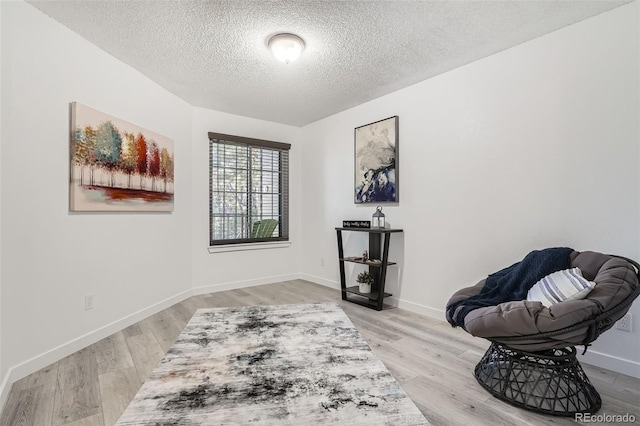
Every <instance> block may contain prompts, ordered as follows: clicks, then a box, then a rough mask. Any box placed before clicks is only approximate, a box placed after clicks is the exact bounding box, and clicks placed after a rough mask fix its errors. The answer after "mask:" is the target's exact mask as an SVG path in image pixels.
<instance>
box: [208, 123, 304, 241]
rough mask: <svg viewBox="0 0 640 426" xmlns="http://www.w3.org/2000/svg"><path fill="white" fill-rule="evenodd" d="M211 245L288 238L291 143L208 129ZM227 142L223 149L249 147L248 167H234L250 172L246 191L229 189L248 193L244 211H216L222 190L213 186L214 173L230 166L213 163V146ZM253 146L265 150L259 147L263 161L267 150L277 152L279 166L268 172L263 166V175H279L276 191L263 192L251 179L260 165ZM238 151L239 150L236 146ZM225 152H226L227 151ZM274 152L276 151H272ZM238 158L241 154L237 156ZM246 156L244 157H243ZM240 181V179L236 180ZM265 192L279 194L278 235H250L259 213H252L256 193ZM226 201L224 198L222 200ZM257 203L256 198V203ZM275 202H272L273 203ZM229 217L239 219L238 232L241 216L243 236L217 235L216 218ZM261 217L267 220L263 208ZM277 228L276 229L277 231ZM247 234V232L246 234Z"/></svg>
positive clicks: (286, 239) (239, 192)
mask: <svg viewBox="0 0 640 426" xmlns="http://www.w3.org/2000/svg"><path fill="white" fill-rule="evenodd" d="M208 135H209V245H210V246H211V247H215V246H224V245H235V244H247V243H264V242H277V241H289V150H290V149H291V144H288V143H282V142H274V141H268V140H263V139H253V138H247V137H243V136H235V135H227V134H222V133H214V132H209V134H208ZM222 145H224V149H228V147H230V146H236V147H239V148H241V149H245V148H246V149H247V154H246V161H247V164H246V167H243V168H238V167H237V166H236V167H235V170H244V171H246V173H247V177H246V178H245V179H246V186H247V188H246V190H245V191H238V190H234V191H229V193H231V194H234V195H236V196H238V194H241V195H246V203H247V206H246V212H245V213H243V214H239V213H237V212H236V213H234V214H231V213H229V214H227V213H225V212H224V211H223V212H222V213H220V212H217V211H214V195H215V194H216V193H219V188H216V189H214V173H216V176H217V173H218V172H219V170H223V173H224V171H226V170H227V169H228V168H231V167H222V168H220V167H218V166H217V165H215V164H214V149H220V148H221V146H222ZM252 150H264V151H260V153H259V156H260V161H261V162H260V164H261V165H262V159H263V156H264V155H265V153H267V152H269V151H271V152H272V153H277V154H278V155H277V162H278V169H277V171H275V170H270V171H269V172H266V171H265V170H264V169H262V168H260V169H259V170H260V173H261V179H262V173H267V174H269V173H271V174H273V173H277V175H278V188H277V191H274V190H273V188H272V190H271V191H269V192H263V190H262V188H260V190H259V191H257V190H255V188H254V187H253V183H252V177H251V173H252V171H255V170H257V169H255V168H253V164H252V161H253V160H252V157H253V156H252V155H251V151H252ZM236 152H237V150H236ZM225 155H226V154H225ZM271 155H274V154H271ZM234 158H235V159H236V160H237V159H238V158H239V157H234ZM243 159H244V158H243ZM236 179H237V177H236ZM236 182H237V181H236ZM222 193H223V194H224V195H226V190H225V189H223V192H222ZM258 194H259V195H260V196H264V195H265V194H266V195H268V196H270V197H273V196H275V195H277V197H278V202H277V205H278V212H277V218H278V224H277V226H276V229H275V230H277V235H276V236H272V237H251V229H252V228H253V224H254V219H255V218H256V217H257V216H254V215H252V211H253V207H254V205H253V196H255V195H258ZM223 204H224V202H223ZM255 204H256V205H257V204H258V203H257V202H256V203H255ZM273 205H274V204H273V203H272V206H273ZM230 218H234V220H235V221H236V222H235V223H236V232H237V220H238V219H240V221H241V223H242V222H244V223H243V224H242V225H243V226H241V229H242V233H243V236H242V237H240V238H222V239H214V227H215V225H214V222H215V220H216V219H218V220H219V219H221V220H222V222H223V223H225V221H226V220H230ZM260 218H261V220H264V219H265V217H264V216H263V211H262V210H260ZM270 218H274V217H273V212H272V213H271V215H270ZM275 230H274V232H275ZM227 232H228V229H227V228H226V227H225V226H224V225H223V229H222V233H223V234H226V235H224V236H225V237H226V236H228V234H227ZM245 233H246V234H247V235H244V234H245Z"/></svg>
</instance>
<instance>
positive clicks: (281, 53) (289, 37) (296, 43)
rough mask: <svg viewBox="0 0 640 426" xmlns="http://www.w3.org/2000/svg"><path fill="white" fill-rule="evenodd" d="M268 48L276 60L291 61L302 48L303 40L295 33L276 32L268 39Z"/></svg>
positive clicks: (296, 57)
mask: <svg viewBox="0 0 640 426" xmlns="http://www.w3.org/2000/svg"><path fill="white" fill-rule="evenodd" d="M269 49H271V51H272V52H273V55H274V56H275V57H276V58H278V60H280V61H282V62H285V63H287V64H288V63H289V62H293V61H295V60H296V59H298V57H299V56H300V54H301V53H302V51H303V50H304V40H302V39H301V38H300V37H298V36H297V35H295V34H277V35H275V36H273V37H271V39H270V40H269Z"/></svg>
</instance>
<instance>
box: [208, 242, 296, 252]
mask: <svg viewBox="0 0 640 426" xmlns="http://www.w3.org/2000/svg"><path fill="white" fill-rule="evenodd" d="M290 245H291V241H272V242H268V243H247V244H229V245H226V246H212V247H209V248H207V250H208V251H209V253H211V254H213V253H226V252H230V251H246V250H266V249H275V248H287V247H289V246H290Z"/></svg>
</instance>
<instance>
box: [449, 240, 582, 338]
mask: <svg viewBox="0 0 640 426" xmlns="http://www.w3.org/2000/svg"><path fill="white" fill-rule="evenodd" d="M572 252H573V249H571V248H568V247H555V248H548V249H544V250H535V251H532V252H531V253H529V254H528V255H527V256H526V257H525V258H524V259H522V261H520V262H518V263H515V264H513V265H511V266H509V267H508V268H505V269H502V270H500V271H498V272H496V273H494V274H491V275H489V276H488V277H487V281H486V283H485V285H484V287H482V290H480V293H478V294H476V295H475V296H471V297H469V298H468V299H464V300H461V301H459V302H456V303H453V304H451V305H449V306H447V320H448V321H449V324H451V325H452V326H453V327H463V328H464V319H465V317H466V316H467V314H468V313H469V312H471V311H473V310H474V309H478V308H484V307H486V306H495V305H499V304H500V303H504V302H511V301H514V300H524V299H526V298H527V293H528V292H529V289H530V288H531V287H533V285H534V284H535V283H537V282H538V281H539V280H541V279H542V278H544V277H546V276H547V275H549V274H551V273H553V272H556V271H560V270H563V269H568V268H569V264H570V263H571V257H570V256H571V253H572ZM458 307H460V309H459V310H458V312H456V309H458ZM454 314H455V315H454Z"/></svg>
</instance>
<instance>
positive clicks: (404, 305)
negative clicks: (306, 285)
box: [300, 274, 445, 321]
mask: <svg viewBox="0 0 640 426" xmlns="http://www.w3.org/2000/svg"><path fill="white" fill-rule="evenodd" d="M300 279H302V280H307V281H311V282H313V283H316V284H320V285H323V286H325V287H330V288H333V289H336V290H340V283H339V282H337V281H331V280H328V279H326V278H321V277H317V276H315V275H309V274H300ZM385 300H389V304H390V305H393V306H397V307H398V308H400V309H405V310H407V311H410V312H413V313H416V314H420V315H424V316H427V317H429V318H434V319H437V320H440V321H444V320H445V314H444V309H436V308H432V307H430V306H426V305H421V304H419V303H415V302H409V301H408V300H404V299H399V298H397V297H393V296H392V297H389V298H388V299H385Z"/></svg>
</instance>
